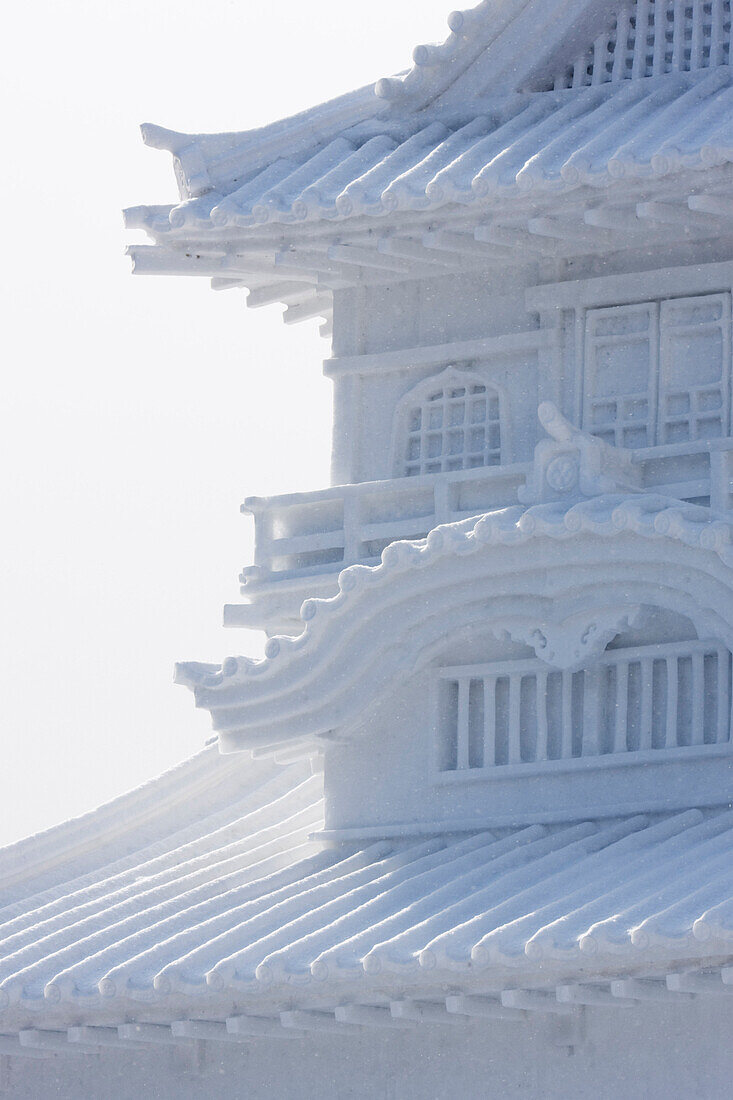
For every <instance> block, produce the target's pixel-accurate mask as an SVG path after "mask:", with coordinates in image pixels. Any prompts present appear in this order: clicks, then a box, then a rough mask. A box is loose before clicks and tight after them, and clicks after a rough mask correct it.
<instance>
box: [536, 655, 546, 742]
mask: <svg viewBox="0 0 733 1100" xmlns="http://www.w3.org/2000/svg"><path fill="white" fill-rule="evenodd" d="M536 682H537V747H536V750H535V760H547V672H546V671H545V670H544V669H542V671H541V672H538V673H537V681H536Z"/></svg>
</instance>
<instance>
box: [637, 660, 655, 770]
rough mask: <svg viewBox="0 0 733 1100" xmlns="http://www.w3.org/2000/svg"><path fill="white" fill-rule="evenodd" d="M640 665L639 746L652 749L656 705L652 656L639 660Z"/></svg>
mask: <svg viewBox="0 0 733 1100" xmlns="http://www.w3.org/2000/svg"><path fill="white" fill-rule="evenodd" d="M639 666H640V678H641V714H640V719H639V748H640V749H650V748H651V747H652V715H653V706H654V698H653V690H654V661H653V659H652V658H651V657H644V658H643V659H642V660H641V661H639Z"/></svg>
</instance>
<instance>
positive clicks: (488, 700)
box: [437, 641, 731, 773]
mask: <svg viewBox="0 0 733 1100" xmlns="http://www.w3.org/2000/svg"><path fill="white" fill-rule="evenodd" d="M440 677H441V699H440V711H441V713H440V715H439V721H438V723H437V726H438V729H439V731H440V744H439V746H438V759H437V769H438V771H439V772H441V773H456V772H466V771H475V770H482V771H487V770H494V771H497V772H498V771H499V770H501V769H505V768H506V767H509V768H511V767H512V765H519V766H522V767H523V766H524V765H527V764H535V765H542V764H545V763H547V762H558V761H572V760H575V761H581V760H585V759H588V758H591V757H601V756H604V757H608V756H619V755H621V754H623V755H625V756H630V757H631V756H635V755H636V754H639V753H650V752H652V753H657V752H662V751H669V752H672V751H675V750H695V749H696V748H697V749H701V750H705V749H706V748H708V747H711V746H719V745H724V744H727V743H728V742H729V741H730V734H731V695H730V687H731V655H730V653H729V651H728V650H727V649H726V648H725V647H723V646H721V645H720V644H719V643H717V642H694V641H693V642H680V643H674V644H660V645H648V646H641V647H638V648H635V649H619V650H607V651H606V652H605V653H604V654H603V656H602V657H601V658H600V659H599V660H598V661H597V662H596V663H595V664H593V665H591V666H590V667H588V668H586V669H581V670H580V671H567V670H565V671H560V670H555V669H552V668H550V667H549V666H548V665H546V664H544V663H543V662H542V661H538V660H534V659H533V660H527V661H503V662H496V663H494V664H491V665H477V666H465V667H461V668H445V669H442V670H441V672H440Z"/></svg>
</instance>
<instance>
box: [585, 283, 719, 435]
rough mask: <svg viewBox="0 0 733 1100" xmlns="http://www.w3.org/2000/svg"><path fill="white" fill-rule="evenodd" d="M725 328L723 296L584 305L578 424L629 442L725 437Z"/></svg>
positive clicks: (708, 295) (595, 433) (594, 432)
mask: <svg viewBox="0 0 733 1100" xmlns="http://www.w3.org/2000/svg"><path fill="white" fill-rule="evenodd" d="M730 330H731V301H730V295H729V294H706V295H701V296H699V297H695V298H678V299H671V300H669V301H664V302H661V303H660V302H645V303H642V304H639V305H633V306H611V307H608V308H605V309H593V310H589V311H588V313H587V315H586V335H585V384H584V390H585V396H584V407H583V426H584V427H585V428H586V429H587V430H588V431H591V432H593V434H594V435H597V436H599V437H600V438H601V439H604V440H605V441H606V442H607V443H612V444H614V445H616V446H618V447H631V448H635V447H647V446H653V445H655V444H664V443H686V442H690V441H692V440H695V439H713V438H716V437H718V436H724V435H726V434H727V432H728V427H729V423H730V367H731V335H730Z"/></svg>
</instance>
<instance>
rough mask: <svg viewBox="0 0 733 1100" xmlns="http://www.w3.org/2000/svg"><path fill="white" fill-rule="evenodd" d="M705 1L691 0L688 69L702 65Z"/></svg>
mask: <svg viewBox="0 0 733 1100" xmlns="http://www.w3.org/2000/svg"><path fill="white" fill-rule="evenodd" d="M704 8H705V0H692V40H691V42H690V69H699V68H700V66H701V64H702V45H703V17H704V14H705V12H704Z"/></svg>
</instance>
